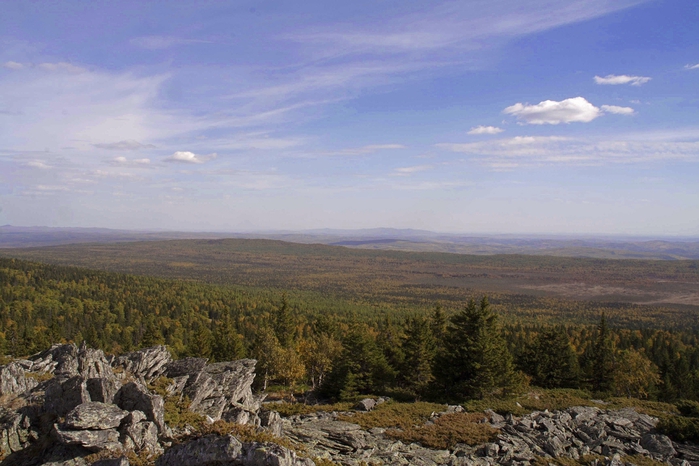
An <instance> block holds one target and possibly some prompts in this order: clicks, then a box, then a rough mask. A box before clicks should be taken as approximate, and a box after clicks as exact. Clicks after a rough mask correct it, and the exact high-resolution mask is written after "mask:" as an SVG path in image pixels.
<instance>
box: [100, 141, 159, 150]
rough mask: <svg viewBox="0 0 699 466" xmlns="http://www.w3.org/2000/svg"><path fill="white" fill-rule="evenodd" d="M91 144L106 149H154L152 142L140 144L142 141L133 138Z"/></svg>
mask: <svg viewBox="0 0 699 466" xmlns="http://www.w3.org/2000/svg"><path fill="white" fill-rule="evenodd" d="M93 146H94V147H96V148H98V149H107V150H139V149H155V146H154V145H153V144H142V143H140V142H138V141H135V140H133V139H129V140H125V141H119V142H109V143H100V144H93Z"/></svg>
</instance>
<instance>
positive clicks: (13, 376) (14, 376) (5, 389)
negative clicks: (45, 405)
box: [0, 362, 38, 396]
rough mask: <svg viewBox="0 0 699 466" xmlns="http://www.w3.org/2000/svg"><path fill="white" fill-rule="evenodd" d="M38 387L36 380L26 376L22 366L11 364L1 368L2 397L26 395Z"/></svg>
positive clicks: (0, 386) (0, 392)
mask: <svg viewBox="0 0 699 466" xmlns="http://www.w3.org/2000/svg"><path fill="white" fill-rule="evenodd" d="M37 385H38V382H37V381H36V380H35V379H33V378H31V377H27V376H26V373H25V371H24V367H22V365H21V364H18V363H16V362H11V363H10V364H8V365H6V366H0V396H5V395H17V394H19V393H24V392H26V391H27V390H31V389H32V388H34V387H36V386H37Z"/></svg>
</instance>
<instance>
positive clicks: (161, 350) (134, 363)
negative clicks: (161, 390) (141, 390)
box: [114, 346, 172, 381]
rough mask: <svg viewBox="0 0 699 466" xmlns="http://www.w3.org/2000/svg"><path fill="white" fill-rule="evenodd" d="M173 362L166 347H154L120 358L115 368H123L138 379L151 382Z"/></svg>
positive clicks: (116, 360) (117, 359) (116, 361)
mask: <svg viewBox="0 0 699 466" xmlns="http://www.w3.org/2000/svg"><path fill="white" fill-rule="evenodd" d="M171 360H172V356H170V352H169V351H168V350H167V348H166V347H165V346H154V347H152V348H146V349H142V350H139V351H134V352H132V353H128V354H125V355H123V356H119V357H118V358H116V359H115V360H114V366H115V367H121V368H123V369H124V370H126V371H128V372H130V373H132V374H133V375H135V376H136V377H138V378H140V379H143V380H145V381H151V380H153V379H155V378H156V377H159V376H160V375H162V374H163V373H164V372H165V367H166V366H167V364H168V363H169V362H170V361H171Z"/></svg>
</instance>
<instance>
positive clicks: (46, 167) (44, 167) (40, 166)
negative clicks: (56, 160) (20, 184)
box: [26, 160, 53, 170]
mask: <svg viewBox="0 0 699 466" xmlns="http://www.w3.org/2000/svg"><path fill="white" fill-rule="evenodd" d="M26 166H27V167H32V168H38V169H40V170H49V169H51V168H53V167H52V166H51V165H49V164H47V163H46V162H43V161H41V160H30V161H29V162H27V163H26Z"/></svg>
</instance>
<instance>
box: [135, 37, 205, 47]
mask: <svg viewBox="0 0 699 466" xmlns="http://www.w3.org/2000/svg"><path fill="white" fill-rule="evenodd" d="M130 42H131V44H132V45H135V46H137V47H142V48H144V49H148V50H162V49H167V48H170V47H173V46H175V45H186V44H207V43H211V42H210V41H208V40H199V39H182V38H179V37H173V36H143V37H134V38H133V39H131V40H130Z"/></svg>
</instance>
